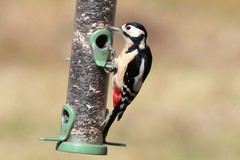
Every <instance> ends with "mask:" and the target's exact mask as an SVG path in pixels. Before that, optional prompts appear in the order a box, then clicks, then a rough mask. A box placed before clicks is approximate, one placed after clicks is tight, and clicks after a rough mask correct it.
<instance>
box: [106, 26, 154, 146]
mask: <svg viewBox="0 0 240 160" xmlns="http://www.w3.org/2000/svg"><path fill="white" fill-rule="evenodd" d="M108 29H109V30H112V31H117V32H119V33H121V35H122V36H123V38H124V41H125V44H124V47H123V49H122V52H121V53H120V54H119V56H118V57H117V58H115V63H116V66H117V69H116V71H115V72H114V73H113V78H112V83H113V110H112V113H111V114H110V115H109V116H108V118H106V121H105V122H104V128H103V143H104V144H111V142H107V141H106V137H107V134H108V131H109V129H110V127H111V125H112V124H113V122H114V120H115V119H116V117H118V118H117V120H118V121H119V120H120V119H121V118H122V116H123V113H124V112H125V110H126V108H127V107H128V105H129V104H130V103H131V102H132V101H133V99H134V98H135V97H136V96H137V94H138V93H139V91H140V89H141V87H142V84H143V82H144V81H145V79H146V78H147V76H148V74H149V72H150V70H151V66H152V54H151V50H150V48H149V46H148V45H147V41H146V40H147V31H146V29H145V27H144V26H143V25H142V24H140V23H138V22H128V23H126V24H124V25H122V26H120V27H119V26H108Z"/></svg>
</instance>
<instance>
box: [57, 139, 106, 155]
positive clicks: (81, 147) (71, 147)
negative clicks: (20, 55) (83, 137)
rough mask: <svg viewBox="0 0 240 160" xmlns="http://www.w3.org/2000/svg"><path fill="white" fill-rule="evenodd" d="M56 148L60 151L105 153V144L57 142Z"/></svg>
mask: <svg viewBox="0 0 240 160" xmlns="http://www.w3.org/2000/svg"><path fill="white" fill-rule="evenodd" d="M59 143H60V144H58V145H57V148H56V149H57V150H58V151H62V152H72V153H80V154H92V155H107V146H106V145H95V144H76V143H72V142H59Z"/></svg>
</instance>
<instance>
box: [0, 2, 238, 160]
mask: <svg viewBox="0 0 240 160" xmlns="http://www.w3.org/2000/svg"><path fill="white" fill-rule="evenodd" d="M0 3H1V4H0V100H1V103H0V106H1V111H0V121H1V123H0V127H1V131H0V157H2V158H4V159H5V160H15V159H34V160H40V159H41V160H42V159H45V160H50V159H69V160H71V159H86V158H87V159H90V160H95V159H124V160H130V159H131V160H132V159H138V160H144V159H153V160H163V159H167V160H188V159H189V160H206V159H211V160H226V159H227V160H236V159H240V106H239V105H240V83H239V82H240V74H239V67H240V19H239V17H240V10H239V6H240V1H239V0H220V1H219V0H211V1H209V0H202V1H193V0H183V1H177V0H148V1H145V0H132V1H129V0H128V1H127V0H121V1H118V6H117V13H116V24H117V25H121V24H123V23H125V22H128V21H138V22H141V23H143V24H144V25H145V26H146V28H147V30H148V32H149V38H148V43H149V45H150V46H151V49H152V52H153V56H154V61H153V67H152V71H151V73H150V75H149V77H148V79H147V81H146V82H145V84H144V86H143V88H142V91H141V92H140V93H139V96H138V97H137V98H136V100H135V101H134V102H133V103H132V104H131V106H130V107H129V108H128V110H127V112H126V113H125V115H124V117H123V119H122V120H121V122H119V123H115V124H114V125H113V127H112V130H111V133H110V135H109V139H111V140H116V141H119V142H125V143H127V145H128V146H127V147H126V148H118V147H108V150H109V153H108V156H88V155H79V154H69V153H63V152H57V151H55V150H54V149H55V145H56V143H52V142H41V141H38V137H41V136H55V135H56V136H57V135H59V127H60V114H61V107H62V105H63V104H64V103H65V99H66V89H67V79H68V69H69V64H68V63H67V62H65V58H66V57H68V56H69V55H70V54H69V53H70V51H71V41H72V35H73V19H74V12H75V1H66V0H65V1H64V0H58V1H56V0H52V1H49V0H41V1H37V0H24V1H19V0H1V2H0ZM114 42H115V44H114V46H115V48H116V50H117V51H118V52H120V50H121V47H122V45H123V40H122V38H121V37H120V36H119V35H115V39H114ZM111 104H112V103H111V92H109V102H108V106H111Z"/></svg>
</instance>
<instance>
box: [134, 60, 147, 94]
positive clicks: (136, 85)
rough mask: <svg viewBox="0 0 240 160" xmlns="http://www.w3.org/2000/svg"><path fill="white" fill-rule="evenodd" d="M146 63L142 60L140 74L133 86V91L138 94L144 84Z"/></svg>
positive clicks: (135, 78)
mask: <svg viewBox="0 0 240 160" xmlns="http://www.w3.org/2000/svg"><path fill="white" fill-rule="evenodd" d="M144 62H145V60H144V59H143V58H142V60H141V65H140V68H139V74H138V75H137V76H136V77H134V80H135V81H134V82H135V83H134V84H133V90H134V91H135V92H138V91H139V90H140V88H141V86H142V84H143V80H142V77H143V73H144Z"/></svg>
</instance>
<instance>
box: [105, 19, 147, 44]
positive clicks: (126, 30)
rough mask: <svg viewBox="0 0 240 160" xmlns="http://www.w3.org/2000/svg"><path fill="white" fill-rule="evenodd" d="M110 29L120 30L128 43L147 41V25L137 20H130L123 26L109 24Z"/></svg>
mask: <svg viewBox="0 0 240 160" xmlns="http://www.w3.org/2000/svg"><path fill="white" fill-rule="evenodd" d="M109 29H110V30H113V31H117V32H120V33H121V34H122V35H123V37H124V39H125V41H126V42H127V43H130V42H131V43H141V42H144V43H145V42H146V38H147V31H146V29H145V27H144V26H143V25H142V24H140V23H137V22H129V23H126V24H124V25H122V26H121V27H118V26H109Z"/></svg>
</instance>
